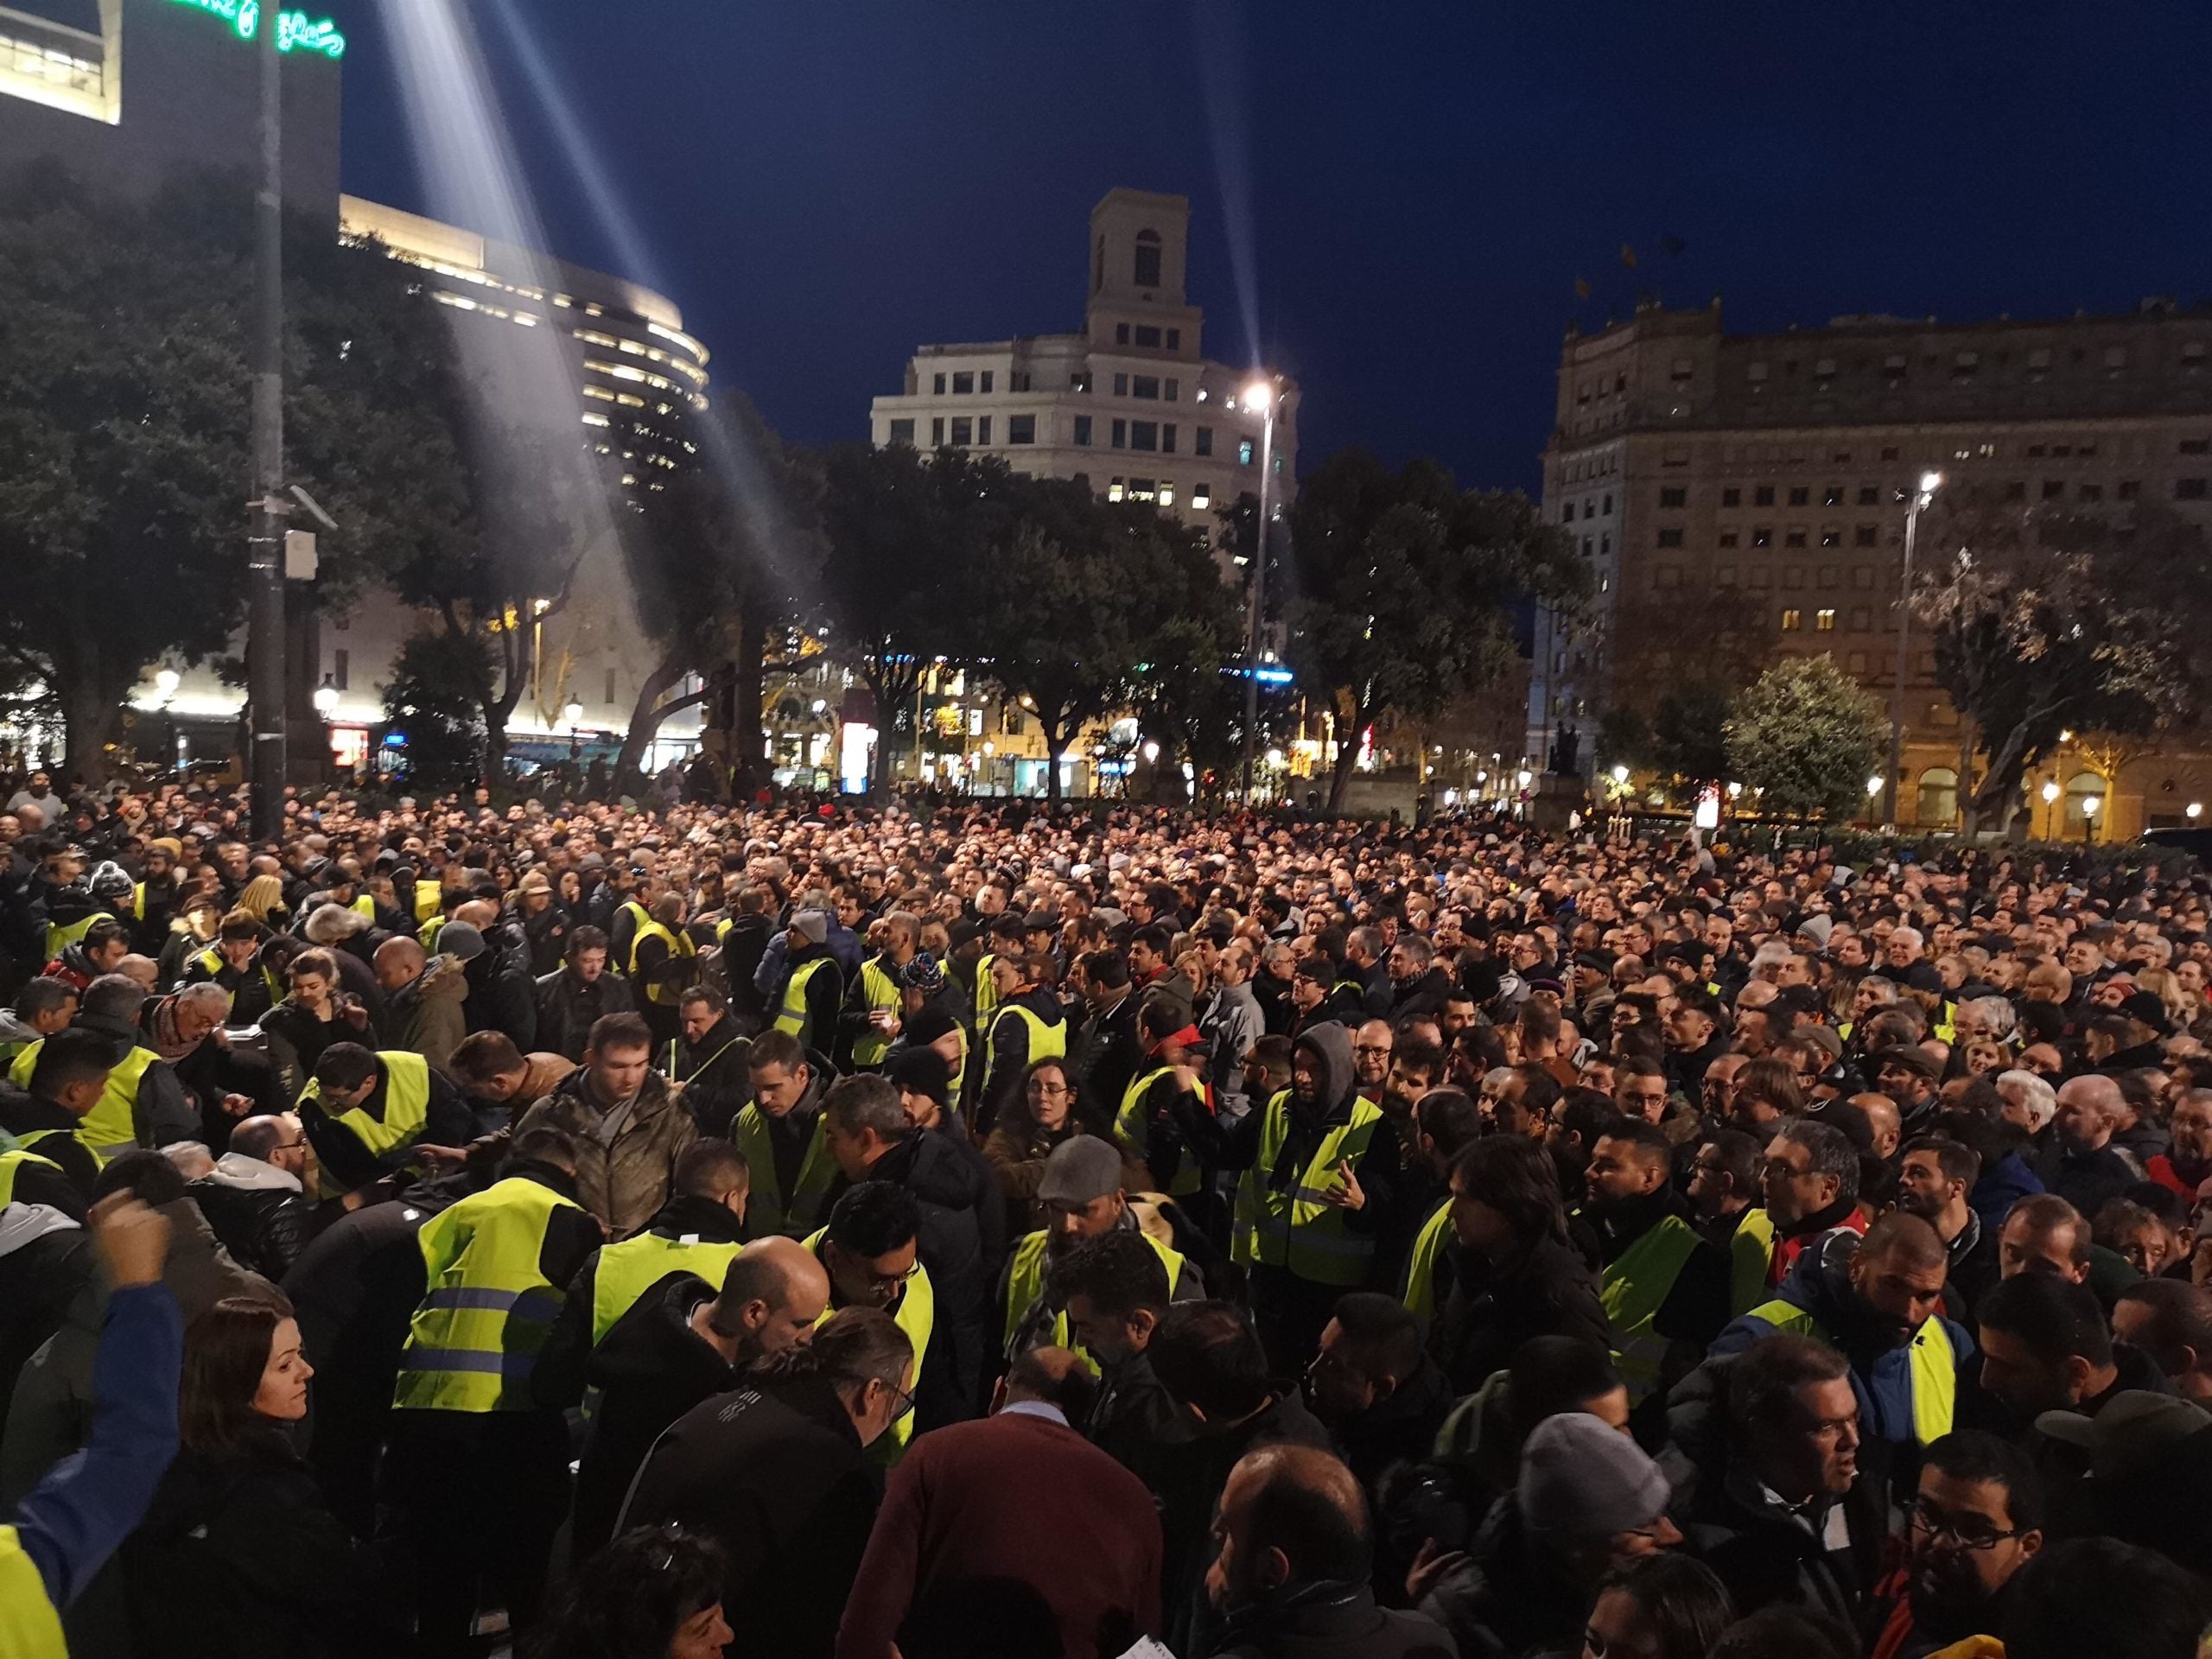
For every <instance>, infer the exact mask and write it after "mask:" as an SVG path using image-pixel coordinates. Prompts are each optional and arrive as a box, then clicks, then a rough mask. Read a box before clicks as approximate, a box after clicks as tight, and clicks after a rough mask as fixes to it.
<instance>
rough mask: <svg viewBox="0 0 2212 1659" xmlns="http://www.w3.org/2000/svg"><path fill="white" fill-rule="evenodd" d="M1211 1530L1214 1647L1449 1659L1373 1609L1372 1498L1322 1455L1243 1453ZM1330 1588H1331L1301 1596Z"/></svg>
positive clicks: (1420, 1633)
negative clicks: (1217, 1615)
mask: <svg viewBox="0 0 2212 1659" xmlns="http://www.w3.org/2000/svg"><path fill="white" fill-rule="evenodd" d="M1214 1536H1215V1537H1216V1538H1217V1540H1218V1541H1220V1546H1221V1549H1220V1554H1219V1555H1218V1557H1217V1559H1216V1560H1215V1561H1214V1564H1213V1566H1212V1567H1211V1569H1209V1570H1208V1572H1207V1573H1206V1594H1207V1597H1208V1599H1210V1600H1211V1602H1212V1603H1213V1605H1214V1606H1215V1608H1216V1609H1217V1610H1218V1611H1220V1612H1221V1613H1222V1614H1223V1615H1224V1617H1225V1618H1226V1619H1227V1621H1228V1628H1227V1630H1225V1631H1224V1639H1223V1641H1222V1642H1220V1643H1217V1646H1216V1649H1214V1650H1216V1651H1219V1652H1232V1653H1256V1654H1291V1653H1295V1654H1299V1655H1300V1656H1310V1659H1339V1656H1340V1659H1445V1656H1447V1655H1449V1654H1451V1653H1452V1652H1453V1651H1454V1650H1455V1649H1453V1646H1452V1639H1451V1637H1448V1636H1446V1634H1445V1633H1444V1630H1443V1628H1442V1627H1441V1626H1440V1625H1439V1624H1436V1623H1435V1622H1434V1621H1433V1620H1432V1619H1430V1618H1426V1617H1424V1616H1423V1615H1422V1614H1420V1613H1414V1612H1402V1611H1395V1610H1391V1609H1386V1608H1382V1607H1378V1606H1376V1605H1375V1597H1374V1592H1373V1591H1372V1590H1371V1589H1370V1587H1369V1585H1368V1577H1369V1573H1370V1560H1371V1558H1372V1555H1373V1553H1374V1550H1373V1541H1372V1533H1371V1531H1370V1527H1369V1524H1368V1517H1367V1501H1366V1499H1365V1497H1363V1496H1362V1494H1361V1492H1360V1490H1359V1482H1358V1481H1357V1480H1356V1479H1355V1478H1353V1476H1352V1472H1351V1470H1350V1469H1348V1468H1347V1467H1345V1466H1344V1464H1343V1463H1342V1462H1341V1461H1340V1460H1339V1459H1337V1458H1335V1457H1332V1456H1331V1455H1330V1454H1329V1453H1328V1452H1323V1451H1319V1450H1317V1449H1316V1448H1314V1447H1313V1446H1290V1445H1276V1446H1262V1447H1261V1448H1260V1449H1259V1450H1258V1451H1255V1452H1248V1453H1246V1454H1245V1456H1244V1457H1243V1459H1241V1460H1240V1461H1239V1462H1238V1463H1237V1465H1236V1467H1235V1468H1233V1469H1231V1470H1230V1471H1229V1479H1228V1482H1227V1483H1226V1484H1224V1486H1223V1488H1222V1493H1221V1510H1220V1514H1219V1516H1218V1517H1217V1520H1216V1521H1215V1522H1214ZM1319 1586H1329V1588H1328V1592H1327V1593H1325V1594H1320V1595H1316V1594H1311V1593H1301V1592H1311V1591H1314V1590H1316V1589H1318V1588H1319ZM841 1659H842V1656H841Z"/></svg>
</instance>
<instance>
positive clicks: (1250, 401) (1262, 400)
mask: <svg viewBox="0 0 2212 1659" xmlns="http://www.w3.org/2000/svg"><path fill="white" fill-rule="evenodd" d="M1274 392H1275V389H1274V387H1273V386H1271V385H1268V383H1267V382H1266V381H1264V380H1255V381H1254V382H1253V383H1252V384H1251V385H1249V386H1247V387H1245V388H1244V407H1245V408H1247V409H1249V410H1251V411H1252V412H1253V413H1255V414H1257V413H1258V412H1259V411H1260V410H1263V409H1265V408H1266V407H1267V406H1268V401H1269V400H1270V399H1272V398H1273V397H1274Z"/></svg>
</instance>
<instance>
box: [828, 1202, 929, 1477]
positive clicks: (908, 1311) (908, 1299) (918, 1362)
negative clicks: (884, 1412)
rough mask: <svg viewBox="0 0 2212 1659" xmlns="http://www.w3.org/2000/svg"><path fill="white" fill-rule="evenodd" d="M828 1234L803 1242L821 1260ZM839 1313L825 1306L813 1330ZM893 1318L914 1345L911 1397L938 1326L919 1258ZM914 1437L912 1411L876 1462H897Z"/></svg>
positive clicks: (878, 1447)
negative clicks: (924, 1357) (824, 1241)
mask: <svg viewBox="0 0 2212 1659" xmlns="http://www.w3.org/2000/svg"><path fill="white" fill-rule="evenodd" d="M828 1234H829V1229H828V1228H827V1227H824V1228H822V1229H821V1230H818V1231H816V1232H812V1233H809V1234H808V1235H807V1236H806V1237H805V1238H804V1239H802V1240H801V1241H800V1243H803V1244H804V1245H805V1246H806V1248H807V1249H810V1250H811V1251H813V1252H814V1254H815V1255H816V1256H817V1257H819V1256H821V1255H822V1241H823V1238H824V1237H826V1236H828ZM828 1266H829V1263H828V1262H826V1261H824V1262H823V1267H824V1268H827V1267H828ZM831 1300H835V1298H832V1299H831ZM836 1311H837V1310H836V1308H835V1307H824V1308H823V1310H822V1317H821V1318H820V1319H817V1320H816V1321H815V1322H814V1328H815V1329H816V1330H817V1331H819V1330H820V1329H821V1328H822V1327H823V1325H827V1324H828V1323H829V1318H830V1316H831V1315H832V1314H834V1313H836ZM891 1318H892V1319H893V1322H894V1323H895V1324H896V1325H898V1327H899V1329H900V1330H901V1331H904V1332H906V1340H907V1341H908V1342H910V1343H912V1344H913V1348H914V1369H913V1370H912V1372H911V1373H910V1374H909V1375H908V1376H907V1378H906V1392H907V1393H908V1394H909V1395H912V1393H914V1391H915V1390H916V1389H919V1388H920V1387H921V1386H922V1356H923V1355H925V1354H926V1353H927V1352H929V1350H930V1332H931V1331H932V1330H934V1329H935V1328H936V1326H937V1287H935V1286H934V1285H932V1284H931V1282H930V1270H929V1269H928V1268H925V1267H924V1266H923V1265H922V1263H921V1258H920V1257H919V1256H917V1257H916V1258H915V1260H914V1271H913V1273H912V1275H911V1276H910V1277H909V1278H908V1279H907V1281H906V1286H905V1287H904V1288H902V1289H901V1290H900V1291H899V1306H897V1307H895V1308H893V1309H892V1310H891ZM913 1438H914V1414H913V1412H912V1410H911V1409H910V1410H908V1411H906V1412H904V1413H902V1414H900V1416H899V1419H898V1421H895V1422H893V1424H892V1425H891V1427H890V1430H889V1432H888V1433H886V1434H885V1435H884V1437H883V1438H882V1439H881V1440H878V1441H877V1442H876V1443H875V1446H874V1453H875V1458H876V1461H878V1462H879V1463H896V1462H897V1461H898V1460H899V1453H900V1452H904V1451H905V1450H906V1442H907V1441H909V1440H912V1439H913Z"/></svg>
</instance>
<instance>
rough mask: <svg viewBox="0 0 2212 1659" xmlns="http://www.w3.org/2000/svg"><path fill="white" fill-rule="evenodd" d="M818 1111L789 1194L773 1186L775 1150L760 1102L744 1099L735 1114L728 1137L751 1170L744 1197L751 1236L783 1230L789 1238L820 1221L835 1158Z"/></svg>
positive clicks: (774, 1178)
mask: <svg viewBox="0 0 2212 1659" xmlns="http://www.w3.org/2000/svg"><path fill="white" fill-rule="evenodd" d="M730 1139H731V1140H733V1141H736V1142H737V1149H738V1150H739V1151H740V1152H741V1153H743V1154H745V1161H746V1165H747V1167H748V1168H750V1169H751V1170H752V1172H753V1191H752V1194H751V1196H750V1197H748V1198H747V1199H746V1201H745V1219H746V1223H747V1231H749V1232H751V1233H752V1234H753V1236H755V1237H758V1236H760V1235H761V1234H763V1233H784V1234H786V1235H788V1236H791V1237H797V1236H798V1235H799V1234H801V1233H804V1232H805V1231H807V1230H809V1229H810V1228H811V1227H812V1226H813V1225H814V1224H815V1222H816V1220H817V1219H818V1217H819V1216H820V1212H821V1210H822V1200H823V1198H827V1197H828V1196H829V1188H830V1187H831V1185H833V1184H835V1182H836V1179H837V1160H836V1159H835V1158H832V1157H831V1156H830V1155H829V1141H827V1140H826V1139H825V1138H824V1136H823V1121H822V1115H821V1114H820V1113H819V1112H817V1113H816V1114H815V1116H814V1134H813V1136H812V1138H810V1140H809V1141H807V1143H806V1156H805V1157H804V1158H802V1159H801V1160H799V1166H798V1181H797V1183H796V1184H795V1185H794V1188H793V1190H792V1192H791V1194H790V1196H789V1197H788V1198H786V1197H785V1193H784V1192H783V1191H782V1189H781V1188H779V1186H778V1185H776V1149H775V1146H774V1144H773V1142H772V1141H770V1140H769V1138H768V1120H767V1118H766V1116H765V1115H764V1114H763V1113H762V1112H761V1110H760V1106H759V1105H758V1104H756V1103H752V1102H747V1104H746V1105H745V1107H744V1108H743V1109H742V1110H741V1111H740V1112H739V1113H738V1115H737V1122H736V1123H735V1124H734V1126H733V1127H732V1128H731V1130H730Z"/></svg>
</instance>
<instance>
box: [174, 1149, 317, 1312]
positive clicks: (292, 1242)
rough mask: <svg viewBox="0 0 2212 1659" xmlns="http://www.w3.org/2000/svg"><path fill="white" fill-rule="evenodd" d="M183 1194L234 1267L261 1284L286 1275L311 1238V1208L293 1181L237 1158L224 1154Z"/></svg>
mask: <svg viewBox="0 0 2212 1659" xmlns="http://www.w3.org/2000/svg"><path fill="white" fill-rule="evenodd" d="M184 1192H185V1196H186V1197H187V1198H190V1199H191V1200H192V1201H193V1202H194V1204H196V1205H199V1206H200V1214H201V1215H203V1216H205V1217H207V1224H208V1226H210V1227H212V1228H213V1229H214V1232H215V1237H216V1238H217V1240H218V1241H219V1243H221V1244H222V1247H223V1248H224V1249H226V1250H228V1251H229V1252H230V1253H231V1255H232V1258H233V1259H234V1260H236V1261H237V1262H238V1265H239V1266H240V1267H242V1268H251V1269H252V1270H253V1271H254V1272H256V1273H257V1274H261V1275H262V1276H263V1277H264V1278H265V1279H269V1280H272V1281H274V1280H278V1279H282V1278H283V1276H284V1275H285V1274H288V1273H289V1272H290V1271H291V1270H292V1263H293V1262H296V1261H298V1260H299V1257H300V1252H301V1251H302V1250H304V1249H307V1247H308V1241H309V1240H311V1239H312V1238H314V1236H315V1230H316V1216H315V1205H314V1204H313V1203H312V1202H310V1201H309V1200H308V1197H307V1194H306V1192H304V1191H303V1190H302V1187H301V1185H300V1179H299V1177H297V1176H296V1175H293V1174H289V1173H287V1172H285V1171H283V1170H281V1169H278V1168H277V1167H276V1166H274V1165H273V1164H266V1163H264V1162H263V1161H262V1160H260V1159H258V1158H248V1157H246V1156H245V1154H243V1153H236V1152H226V1153H225V1154H223V1155H222V1156H221V1157H220V1158H219V1159H217V1160H215V1167H214V1168H213V1170H212V1171H210V1172H209V1173H207V1174H205V1175H203V1176H201V1177H200V1179H198V1180H196V1181H193V1182H191V1183H189V1184H188V1185H187V1186H186V1187H185V1189H184Z"/></svg>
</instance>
